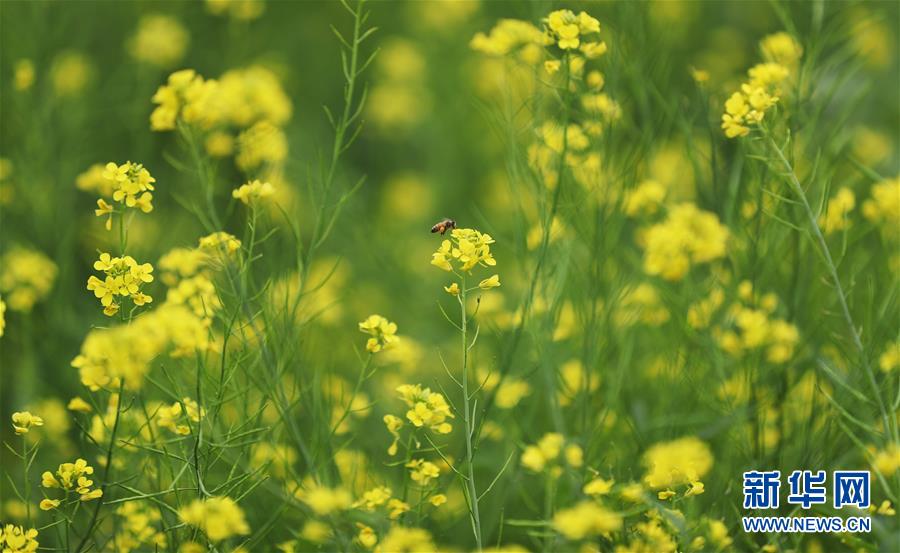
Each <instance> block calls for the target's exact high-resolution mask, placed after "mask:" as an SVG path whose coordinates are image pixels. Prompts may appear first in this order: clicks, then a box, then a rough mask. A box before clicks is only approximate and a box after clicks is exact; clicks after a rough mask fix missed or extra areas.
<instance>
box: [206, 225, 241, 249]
mask: <svg viewBox="0 0 900 553" xmlns="http://www.w3.org/2000/svg"><path fill="white" fill-rule="evenodd" d="M200 249H201V250H203V251H206V252H210V253H221V254H227V255H230V254H232V253H234V252H236V251H238V250H240V249H241V241H240V240H238V239H237V238H235V237H234V236H232V235H231V234H228V233H227V232H224V231H219V232H214V233H212V234H208V235H206V236H203V237H201V238H200Z"/></svg>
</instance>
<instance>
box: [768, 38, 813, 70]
mask: <svg viewBox="0 0 900 553" xmlns="http://www.w3.org/2000/svg"><path fill="white" fill-rule="evenodd" d="M759 48H760V50H762V54H763V57H764V58H765V59H766V60H767V61H771V62H775V63H778V64H781V65H784V66H786V67H796V66H797V62H798V61H799V60H800V57H801V56H802V55H803V47H802V46H800V43H798V42H797V41H796V40H795V39H794V37H792V36H791V35H789V34H787V33H785V32H780V33H775V34H771V35H768V36H766V37H764V38H763V39H762V40H761V41H759Z"/></svg>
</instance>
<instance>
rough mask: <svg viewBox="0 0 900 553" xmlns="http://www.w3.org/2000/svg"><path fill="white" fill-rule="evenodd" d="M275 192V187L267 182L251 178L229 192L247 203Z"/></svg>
mask: <svg viewBox="0 0 900 553" xmlns="http://www.w3.org/2000/svg"><path fill="white" fill-rule="evenodd" d="M274 194H275V187H274V186H272V184H271V183H269V182H260V181H259V180H253V181H250V182H248V183H247V184H243V185H241V187H240V188H236V189H234V190H233V191H232V192H231V196H232V197H233V198H236V199H238V200H240V201H242V202H243V203H244V204H247V205H249V204H250V203H251V202H252V201H255V200H260V199H263V198H269V197H271V196H272V195H274Z"/></svg>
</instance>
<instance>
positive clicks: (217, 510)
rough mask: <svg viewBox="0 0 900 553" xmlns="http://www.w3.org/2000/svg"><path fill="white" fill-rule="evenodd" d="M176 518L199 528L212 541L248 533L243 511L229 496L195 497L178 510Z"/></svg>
mask: <svg viewBox="0 0 900 553" xmlns="http://www.w3.org/2000/svg"><path fill="white" fill-rule="evenodd" d="M178 518H180V519H181V522H183V523H185V524H187V525H190V526H194V527H196V528H199V529H200V530H201V531H202V532H203V533H204V534H206V536H207V537H208V538H209V539H210V541H212V542H220V541H222V540H225V539H228V538H231V537H233V536H245V535H247V534H249V533H250V526H249V525H248V524H247V521H246V520H245V519H244V511H242V510H241V508H240V506H238V504H237V503H235V501H234V500H233V499H231V498H230V497H224V496H223V497H210V498H207V499H205V500H202V499H195V500H193V501H192V502H191V503H190V504H188V505H185V506H184V507H182V508H181V509H179V510H178Z"/></svg>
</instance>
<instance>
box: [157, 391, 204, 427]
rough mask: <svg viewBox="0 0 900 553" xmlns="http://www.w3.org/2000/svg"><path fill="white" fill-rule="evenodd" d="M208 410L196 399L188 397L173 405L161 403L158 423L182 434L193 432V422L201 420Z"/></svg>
mask: <svg viewBox="0 0 900 553" xmlns="http://www.w3.org/2000/svg"><path fill="white" fill-rule="evenodd" d="M205 413H206V411H205V410H204V409H203V408H202V407H200V406H199V405H198V404H197V402H196V401H194V400H193V399H191V398H189V397H186V398H183V399H182V400H181V401H176V402H174V403H172V404H171V405H161V406H160V407H159V409H157V411H156V424H157V426H159V427H160V428H165V429H167V430H169V431H171V432H174V433H175V434H178V435H180V436H187V435H188V434H190V433H191V427H190V423H191V422H194V423H196V422H200V417H202V416H204V415H205Z"/></svg>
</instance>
